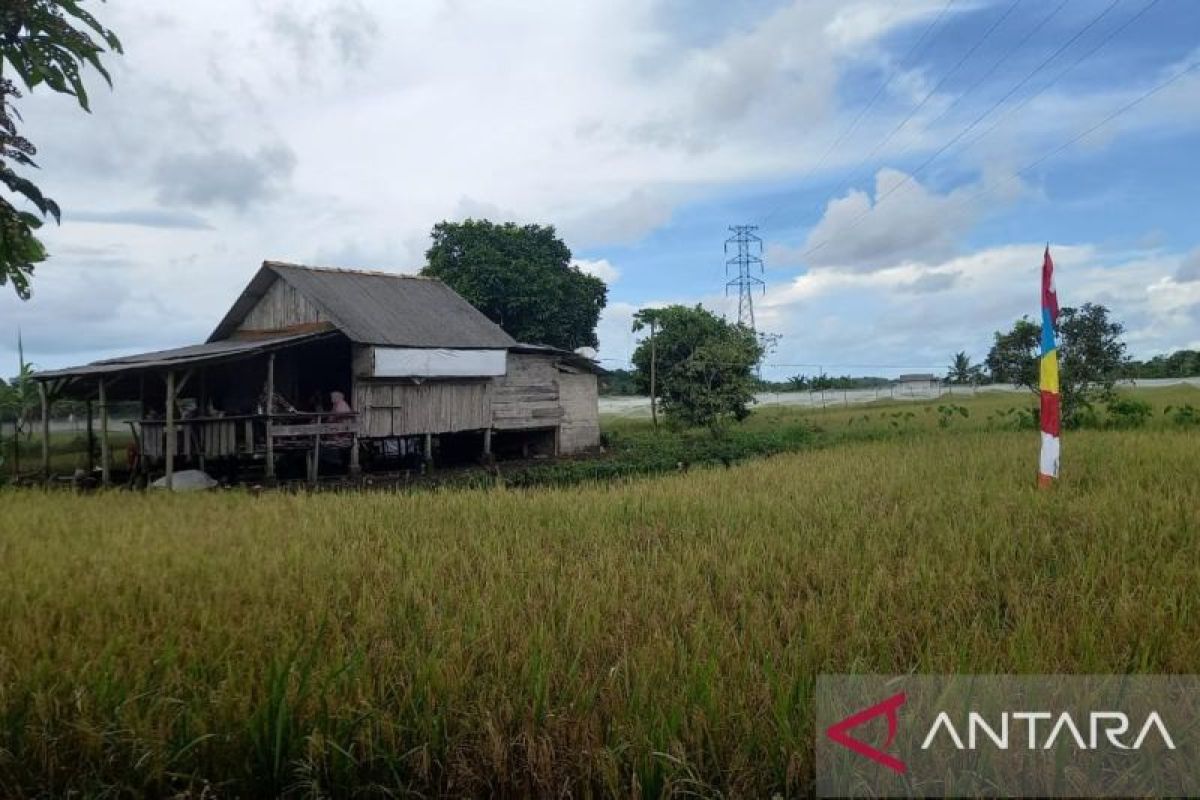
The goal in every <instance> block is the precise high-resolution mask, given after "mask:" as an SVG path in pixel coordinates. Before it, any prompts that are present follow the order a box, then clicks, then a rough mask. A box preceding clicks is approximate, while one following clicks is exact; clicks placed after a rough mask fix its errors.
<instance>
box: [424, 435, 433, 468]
mask: <svg viewBox="0 0 1200 800" xmlns="http://www.w3.org/2000/svg"><path fill="white" fill-rule="evenodd" d="M425 463H426V464H428V465H432V464H433V434H432V433H427V434H425Z"/></svg>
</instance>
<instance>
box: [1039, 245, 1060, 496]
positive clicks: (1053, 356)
mask: <svg viewBox="0 0 1200 800" xmlns="http://www.w3.org/2000/svg"><path fill="white" fill-rule="evenodd" d="M1057 325H1058V294H1057V293H1056V292H1055V291H1054V262H1053V261H1051V260H1050V245H1046V255H1045V258H1044V259H1043V261H1042V363H1041V370H1040V374H1039V386H1040V388H1041V392H1042V409H1041V421H1042V455H1041V458H1040V459H1039V462H1038V485H1039V486H1049V485H1050V483H1051V482H1052V481H1053V480H1054V479H1055V478H1057V477H1058V455H1059V442H1058V437H1059V414H1060V409H1059V391H1058V341H1057V339H1056V337H1055V328H1056V326H1057Z"/></svg>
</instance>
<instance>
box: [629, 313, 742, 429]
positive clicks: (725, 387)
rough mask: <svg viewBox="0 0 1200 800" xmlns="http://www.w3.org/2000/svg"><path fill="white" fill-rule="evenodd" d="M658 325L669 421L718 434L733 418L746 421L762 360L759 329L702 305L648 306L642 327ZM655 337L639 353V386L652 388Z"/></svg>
mask: <svg viewBox="0 0 1200 800" xmlns="http://www.w3.org/2000/svg"><path fill="white" fill-rule="evenodd" d="M649 325H653V326H654V327H655V335H654V344H653V348H654V357H655V359H656V363H657V374H658V386H657V389H656V391H657V394H658V396H659V397H660V398H662V401H661V403H662V409H663V411H664V413H665V414H666V415H667V418H668V419H669V420H672V421H674V422H676V423H678V424H681V425H692V426H703V427H707V428H709V429H710V430H711V431H712V432H713V433H719V432H721V431H723V430H724V428H725V426H726V425H727V423H729V422H730V421H731V420H739V421H740V420H743V419H745V418H746V416H747V415H748V414H749V413H750V410H749V406H750V404H751V403H752V402H754V389H755V378H754V367H755V365H756V364H758V362H759V360H760V359H761V358H762V354H763V348H762V344H761V342H760V341H759V340H758V339H757V338H756V337H755V336H754V333H753V331H750V330H749V329H747V328H743V327H741V326H740V325H733V324H730V323H728V322H726V321H725V320H723V319H721V318H720V317H718V316H716V315H715V314H713V313H712V312H710V311H707V310H705V309H704V308H701V307H700V306H696V307H694V308H689V307H687V306H668V307H666V308H654V309H643V310H642V311H640V312H638V315H637V317H636V318H635V330H638V329H639V328H638V326H649ZM650 362H651V339H650V338H649V337H647V338H646V339H643V340H642V341H641V343H639V344H638V347H637V349H636V350H635V351H634V353H633V364H634V366H635V367H636V368H637V377H638V384H639V386H640V387H642V388H643V389H644V390H648V389H649V386H650Z"/></svg>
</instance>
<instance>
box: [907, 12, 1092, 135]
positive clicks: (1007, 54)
mask: <svg viewBox="0 0 1200 800" xmlns="http://www.w3.org/2000/svg"><path fill="white" fill-rule="evenodd" d="M1068 2H1070V0H1059V4H1058V5H1057V6H1055V7H1054V8H1053V9H1052V10H1051V11H1050V13H1049V14H1047V15H1046V16H1044V17H1042V19H1041V20H1040V21H1039V22H1038V23H1037V24H1036V25H1034V26H1033V27H1032V28H1030V29H1029V31H1028V32H1027V33H1026V34H1025V35H1024V36H1022V37H1021V41H1019V42H1017V43H1016V44H1015V45H1013V46H1012V47H1010V48H1008V49H1006V50H1004V51H1002V52H1001V53H1000V57H999V58H997V59H996V60H995V61H993V62H992V66H990V67H988V69H987V71H986V72H984V73H983V74H982V75H980V76H979V77H978V78H976V79H975V81H974V82H973V83H972V84H971V85H970V86H968V87H967V88H966V90H965V91H964V92H963V93H962V94H960V95H959V96H958V97H956V98H954V102H952V103H951V104H950V105H949V106H947V107H946V110H945V111H943V112H942V113H941V114H938V115H937V116H936V117H934V118H933V120H931V121H930V123H929V125H927V126H926V127H927V128H932V127H933V126H934V125H935V124H936V123H938V122H940V121H941V120H943V119H944V118H945V117H946V116H947V115H948V114H949V113H950V112H951V111H953V110H954V109H955V108H957V107H958V104H959V103H961V102H962V101H963V98H965V97H966V96H967V95H969V94H971V92H973V91H975V90H976V89H977V88H979V86H980V85H982V84H983V82H984V81H986V80H987V79H988V78H990V77H992V75H994V74H995V73H996V70H997V69H999V67H1000V65H1001V64H1003V63H1004V62H1006V61H1011V60H1012V57H1013V56H1014V55H1015V54H1017V53H1019V52H1020V51H1021V50H1022V49H1023V48H1024V47H1025V45H1026V44H1028V43H1029V40H1030V39H1032V38H1033V37H1034V36H1036V35H1037V33H1038V31H1040V30H1041V29H1042V28H1044V27H1046V25H1047V24H1048V23H1049V22H1050V20H1052V19H1054V18H1055V17H1056V16H1058V12H1060V11H1062V10H1063V8H1065V7H1066V5H1067V3H1068Z"/></svg>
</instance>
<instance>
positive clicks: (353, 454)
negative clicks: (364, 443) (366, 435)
mask: <svg viewBox="0 0 1200 800" xmlns="http://www.w3.org/2000/svg"><path fill="white" fill-rule="evenodd" d="M361 474H362V465H361V464H359V463H358V432H357V431H355V432H354V435H353V436H351V437H350V475H351V477H355V478H356V477H358V476H359V475H361Z"/></svg>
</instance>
